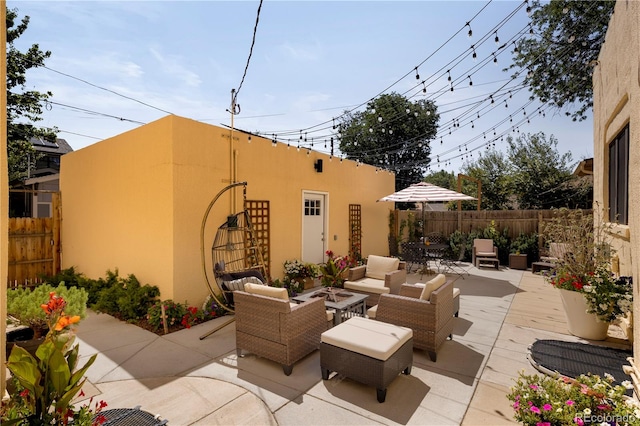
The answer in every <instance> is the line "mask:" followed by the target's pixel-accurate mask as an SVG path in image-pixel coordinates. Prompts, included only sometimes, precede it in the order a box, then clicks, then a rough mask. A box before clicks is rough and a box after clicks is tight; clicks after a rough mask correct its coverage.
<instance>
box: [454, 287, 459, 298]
mask: <svg viewBox="0 0 640 426" xmlns="http://www.w3.org/2000/svg"><path fill="white" fill-rule="evenodd" d="M456 297H460V289H459V288H458V287H454V288H453V298H454V299H455V298H456Z"/></svg>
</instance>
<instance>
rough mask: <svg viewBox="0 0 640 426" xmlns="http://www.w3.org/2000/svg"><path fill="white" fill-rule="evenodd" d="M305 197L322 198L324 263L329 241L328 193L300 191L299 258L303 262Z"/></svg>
mask: <svg viewBox="0 0 640 426" xmlns="http://www.w3.org/2000/svg"><path fill="white" fill-rule="evenodd" d="M307 196H316V197H317V196H320V197H322V199H323V201H324V202H322V203H321V208H322V217H323V223H322V226H323V238H322V262H324V261H325V257H326V255H325V253H326V251H327V250H328V247H329V241H328V230H329V193H328V192H323V191H312V190H305V189H303V190H302V197H301V199H300V216H301V225H300V226H301V230H300V243H301V255H302V256H301V257H302V259H303V260H304V259H305V250H304V246H305V244H304V243H305V235H304V234H305V233H304V220H305V218H304V200H305V198H306V197H307Z"/></svg>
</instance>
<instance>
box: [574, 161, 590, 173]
mask: <svg viewBox="0 0 640 426" xmlns="http://www.w3.org/2000/svg"><path fill="white" fill-rule="evenodd" d="M573 174H574V175H576V176H590V175H593V158H585V159H584V160H582V161H581V162H580V163H578V166H577V167H576V169H575V170H574V171H573Z"/></svg>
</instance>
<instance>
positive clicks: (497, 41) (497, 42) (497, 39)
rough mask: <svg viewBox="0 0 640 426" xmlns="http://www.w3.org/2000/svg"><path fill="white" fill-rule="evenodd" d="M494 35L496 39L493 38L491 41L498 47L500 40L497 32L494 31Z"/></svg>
mask: <svg viewBox="0 0 640 426" xmlns="http://www.w3.org/2000/svg"><path fill="white" fill-rule="evenodd" d="M494 34H495V35H496V38H494V39H493V41H495V42H496V45H497V46H500V38H498V31H495V32H494Z"/></svg>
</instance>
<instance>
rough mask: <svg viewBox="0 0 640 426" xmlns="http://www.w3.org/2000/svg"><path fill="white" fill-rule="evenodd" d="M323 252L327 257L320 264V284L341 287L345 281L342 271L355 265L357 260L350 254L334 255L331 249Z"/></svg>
mask: <svg viewBox="0 0 640 426" xmlns="http://www.w3.org/2000/svg"><path fill="white" fill-rule="evenodd" d="M325 254H326V255H327V257H328V259H327V262H326V263H325V264H324V265H322V266H320V274H321V275H320V277H321V280H322V285H323V286H325V287H339V288H342V287H343V285H344V281H345V279H344V277H343V274H344V272H345V271H346V270H347V269H349V268H352V267H354V266H357V264H358V262H357V260H356V259H354V258H352V257H350V256H336V255H335V253H334V252H332V251H331V250H327V251H326V253H325Z"/></svg>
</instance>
